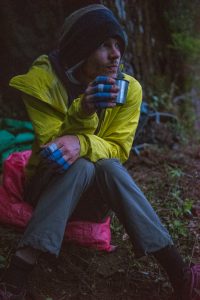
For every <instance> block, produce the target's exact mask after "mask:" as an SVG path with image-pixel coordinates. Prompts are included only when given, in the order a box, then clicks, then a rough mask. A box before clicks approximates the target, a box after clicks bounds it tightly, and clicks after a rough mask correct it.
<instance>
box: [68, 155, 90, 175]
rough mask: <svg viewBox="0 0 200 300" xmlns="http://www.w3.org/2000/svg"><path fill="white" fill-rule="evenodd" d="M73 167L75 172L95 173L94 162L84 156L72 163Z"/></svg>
mask: <svg viewBox="0 0 200 300" xmlns="http://www.w3.org/2000/svg"><path fill="white" fill-rule="evenodd" d="M73 168H74V169H75V171H76V172H80V173H82V174H88V175H93V174H94V173H95V168H94V164H93V163H92V162H90V161H89V160H87V159H85V158H79V159H77V161H76V162H75V163H74V164H73Z"/></svg>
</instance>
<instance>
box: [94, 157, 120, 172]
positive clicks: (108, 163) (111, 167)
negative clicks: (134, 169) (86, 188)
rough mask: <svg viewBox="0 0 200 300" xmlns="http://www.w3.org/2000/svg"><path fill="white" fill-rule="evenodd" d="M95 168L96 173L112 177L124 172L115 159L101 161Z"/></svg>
mask: <svg viewBox="0 0 200 300" xmlns="http://www.w3.org/2000/svg"><path fill="white" fill-rule="evenodd" d="M95 167H96V172H97V173H107V174H110V175H112V176H116V175H117V174H119V173H121V171H122V170H123V171H124V167H123V166H122V165H121V163H120V162H119V161H118V160H117V159H101V160H99V161H97V162H96V164H95Z"/></svg>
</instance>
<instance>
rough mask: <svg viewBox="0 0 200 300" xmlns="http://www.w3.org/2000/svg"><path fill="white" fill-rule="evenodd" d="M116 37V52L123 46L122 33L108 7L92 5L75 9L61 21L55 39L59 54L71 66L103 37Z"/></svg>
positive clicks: (84, 58)
mask: <svg viewBox="0 0 200 300" xmlns="http://www.w3.org/2000/svg"><path fill="white" fill-rule="evenodd" d="M110 37H117V38H118V39H119V40H120V52H121V55H123V53H124V51H125V48H126V36H125V33H124V31H123V29H122V27H121V25H120V24H119V22H118V21H117V19H116V18H115V17H114V15H113V13H112V11H111V10H109V9H108V8H106V7H105V6H104V5H101V4H92V5H89V6H86V7H83V8H81V9H79V10H76V11H75V12H74V13H72V14H71V15H69V16H68V17H67V18H66V19H65V22H64V25H63V28H62V32H61V37H60V40H59V47H58V48H59V56H60V61H61V63H62V64H64V65H65V67H66V68H67V69H71V68H75V67H76V66H78V65H80V64H81V63H82V62H83V61H84V60H86V59H87V58H88V57H89V56H90V55H91V53H92V52H93V51H94V50H95V49H96V48H97V47H98V46H100V45H101V44H102V43H103V42H104V41H105V40H106V39H107V38H110Z"/></svg>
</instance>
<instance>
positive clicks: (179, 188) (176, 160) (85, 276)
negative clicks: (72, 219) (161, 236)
mask: <svg viewBox="0 0 200 300" xmlns="http://www.w3.org/2000/svg"><path fill="white" fill-rule="evenodd" d="M126 167H127V169H128V171H129V173H130V174H131V176H132V177H133V178H134V180H135V181H136V182H137V184H138V185H139V186H140V188H141V189H142V190H143V192H144V193H145V195H146V196H147V198H148V199H149V201H150V202H151V204H152V205H153V207H154V208H155V210H156V211H157V213H158V215H159V216H160V218H161V219H162V221H163V222H164V224H166V226H167V228H168V229H169V231H170V233H171V234H172V236H173V239H174V242H175V244H176V245H177V247H178V249H179V250H180V252H181V254H182V255H183V257H184V259H185V260H186V261H187V262H199V261H200V244H199V242H200V229H199V228H200V221H199V217H200V148H199V146H198V144H197V143H196V142H194V143H193V142H190V143H185V144H182V145H180V144H176V145H174V146H173V147H172V148H170V147H168V146H166V145H164V146H162V147H159V146H151V147H148V148H146V150H144V151H142V152H141V154H140V155H139V156H136V155H134V154H131V155H130V158H129V160H128V162H127V163H126ZM111 228H112V244H113V245H116V246H117V248H116V250H115V251H113V252H111V253H109V254H108V253H105V252H101V251H96V250H92V249H88V248H84V247H80V246H76V245H72V244H64V245H63V247H62V251H61V255H60V256H59V258H54V257H51V256H49V257H45V258H44V257H41V258H40V259H39V262H38V264H37V266H36V268H35V270H34V272H33V274H32V276H31V280H30V283H29V285H30V288H31V290H32V291H33V293H35V294H36V295H37V296H36V300H40V299H45V300H69V299H70V300H167V299H169V297H170V295H171V294H172V289H171V287H170V284H169V282H168V280H167V277H166V275H165V273H164V272H163V270H162V269H161V268H160V267H159V266H158V265H157V264H156V261H155V260H154V258H152V257H150V256H149V257H144V258H141V259H136V258H135V257H134V252H133V251H132V245H131V242H130V240H129V238H128V236H127V235H126V233H125V231H124V229H123V227H122V226H121V225H120V224H119V223H118V221H117V219H116V217H113V219H112V226H111ZM0 236H1V239H0V251H1V253H0V266H1V267H3V266H4V263H5V258H7V257H8V256H9V254H10V252H11V251H13V249H14V247H15V245H16V242H17V240H18V239H19V238H20V236H21V233H19V232H17V231H15V230H14V229H13V228H10V227H4V226H1V227H0Z"/></svg>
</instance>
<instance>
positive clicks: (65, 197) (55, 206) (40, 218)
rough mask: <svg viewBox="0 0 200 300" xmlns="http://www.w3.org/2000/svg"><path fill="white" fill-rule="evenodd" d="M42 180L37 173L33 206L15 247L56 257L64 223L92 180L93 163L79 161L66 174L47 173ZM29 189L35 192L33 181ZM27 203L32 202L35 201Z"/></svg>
mask: <svg viewBox="0 0 200 300" xmlns="http://www.w3.org/2000/svg"><path fill="white" fill-rule="evenodd" d="M46 172H47V171H46ZM36 177H37V174H36ZM46 177H47V178H48V181H47V182H46V183H45V180H44V178H45V173H44V174H38V182H39V185H40V186H38V191H39V192H37V193H36V192H35V191H33V194H35V195H37V196H38V199H37V205H36V207H35V210H34V212H33V216H32V218H31V220H30V223H29V224H28V226H27V229H26V231H25V233H24V235H23V237H22V239H21V241H20V243H19V245H18V247H19V248H20V247H24V246H31V247H33V248H36V249H39V250H41V251H44V252H50V253H52V254H56V255H58V254H59V251H60V248H61V244H62V241H63V236H64V232H65V228H66V224H67V221H68V219H69V217H70V216H71V214H72V212H73V211H74V209H75V207H76V205H77V203H78V201H79V199H80V197H81V195H82V193H83V192H84V191H85V190H86V189H87V188H88V187H89V186H90V185H91V184H92V183H93V181H94V177H95V169H94V164H93V163H91V162H89V161H87V160H85V159H83V158H80V159H78V160H77V161H76V162H75V163H74V164H72V166H71V167H70V168H69V169H68V170H67V172H65V173H63V174H56V173H55V174H53V175H51V176H49V173H48V174H46ZM42 185H43V186H42ZM30 188H31V185H29V189H30ZM33 188H34V189H37V180H35V181H34V184H33ZM31 201H32V202H34V203H36V200H35V199H34V200H33V199H32V200H31Z"/></svg>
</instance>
